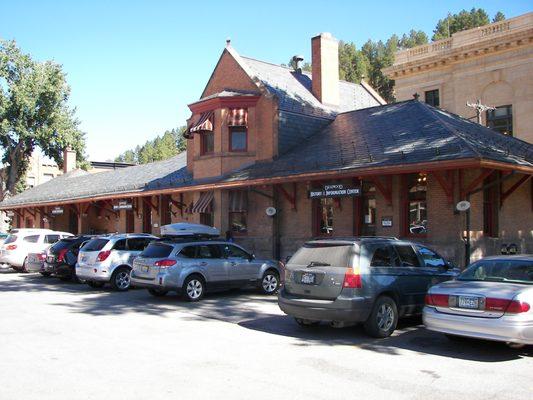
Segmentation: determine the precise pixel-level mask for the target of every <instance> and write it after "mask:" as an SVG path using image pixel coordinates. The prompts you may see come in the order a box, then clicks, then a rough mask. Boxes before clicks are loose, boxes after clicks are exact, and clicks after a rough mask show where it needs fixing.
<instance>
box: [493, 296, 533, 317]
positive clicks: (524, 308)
mask: <svg viewBox="0 0 533 400" xmlns="http://www.w3.org/2000/svg"><path fill="white" fill-rule="evenodd" d="M530 308H531V307H530V305H529V304H528V303H525V302H523V301H519V300H507V299H496V298H493V297H487V298H486V299H485V311H503V312H505V313H506V314H520V313H524V312H528V311H529V310H530Z"/></svg>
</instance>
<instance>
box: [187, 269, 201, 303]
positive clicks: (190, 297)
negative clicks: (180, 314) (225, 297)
mask: <svg viewBox="0 0 533 400" xmlns="http://www.w3.org/2000/svg"><path fill="white" fill-rule="evenodd" d="M182 292H183V293H182V294H183V297H184V298H185V300H187V301H199V300H201V299H202V297H204V293H205V282H204V280H203V278H201V277H200V276H198V275H191V276H189V277H188V278H187V279H185V282H184V283H183V289H182Z"/></svg>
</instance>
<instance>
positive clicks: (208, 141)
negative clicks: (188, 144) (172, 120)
mask: <svg viewBox="0 0 533 400" xmlns="http://www.w3.org/2000/svg"><path fill="white" fill-rule="evenodd" d="M214 119H215V115H214V113H213V111H207V112H203V113H202V114H201V115H200V118H199V119H198V121H197V122H196V123H193V124H192V125H191V126H190V127H189V129H187V131H186V132H185V134H184V136H185V137H186V138H187V139H192V138H193V136H194V134H195V133H197V134H199V135H200V155H204V154H212V153H213V152H214V151H215V132H214V131H213V126H214Z"/></svg>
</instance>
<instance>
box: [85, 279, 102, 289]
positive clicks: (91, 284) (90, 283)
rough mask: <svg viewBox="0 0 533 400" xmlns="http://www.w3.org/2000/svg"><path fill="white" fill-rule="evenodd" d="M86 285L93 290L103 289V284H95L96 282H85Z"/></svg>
mask: <svg viewBox="0 0 533 400" xmlns="http://www.w3.org/2000/svg"><path fill="white" fill-rule="evenodd" d="M87 285H89V286H90V287H92V288H94V289H101V288H103V287H104V285H105V283H104V282H97V281H87Z"/></svg>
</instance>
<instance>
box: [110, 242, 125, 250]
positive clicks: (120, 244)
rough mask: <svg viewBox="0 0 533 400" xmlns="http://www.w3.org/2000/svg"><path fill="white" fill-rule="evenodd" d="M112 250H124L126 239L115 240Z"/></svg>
mask: <svg viewBox="0 0 533 400" xmlns="http://www.w3.org/2000/svg"><path fill="white" fill-rule="evenodd" d="M113 250H118V251H124V250H126V239H120V240H117V241H116V243H115V245H114V246H113Z"/></svg>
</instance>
